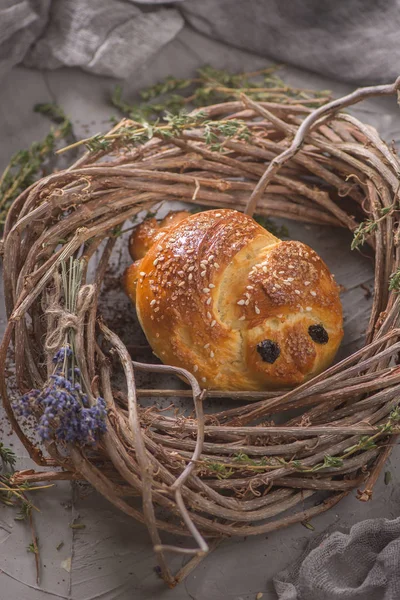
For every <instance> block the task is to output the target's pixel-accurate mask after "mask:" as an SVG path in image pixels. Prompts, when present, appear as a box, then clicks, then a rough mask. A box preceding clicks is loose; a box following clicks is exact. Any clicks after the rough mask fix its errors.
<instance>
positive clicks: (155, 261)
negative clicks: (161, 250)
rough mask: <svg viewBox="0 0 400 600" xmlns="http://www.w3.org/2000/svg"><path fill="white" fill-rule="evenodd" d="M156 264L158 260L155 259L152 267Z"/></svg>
mask: <svg viewBox="0 0 400 600" xmlns="http://www.w3.org/2000/svg"><path fill="white" fill-rule="evenodd" d="M157 263H158V258H156V259H155V260H153V265H154V266H156V265H157Z"/></svg>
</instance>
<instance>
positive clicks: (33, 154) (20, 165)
mask: <svg viewBox="0 0 400 600" xmlns="http://www.w3.org/2000/svg"><path fill="white" fill-rule="evenodd" d="M34 111H35V112H38V113H41V114H43V115H45V116H46V117H48V118H49V119H50V120H51V121H52V122H53V123H55V124H56V125H57V127H52V128H51V130H50V132H49V133H48V134H47V135H46V137H45V138H44V139H43V140H42V141H40V142H34V143H33V144H32V145H31V146H30V148H28V149H27V150H20V151H19V152H16V153H15V154H14V156H12V158H11V160H10V162H9V164H8V165H7V167H6V168H5V170H4V172H3V174H2V176H1V177H0V228H1V226H2V225H4V223H5V219H6V216H7V212H8V210H9V208H10V206H11V204H12V203H13V201H14V200H15V198H17V196H18V195H19V194H20V193H21V192H22V191H23V190H25V189H26V188H27V187H29V186H30V185H31V184H32V183H33V182H34V181H35V179H36V178H37V177H38V176H39V175H40V174H42V172H43V166H44V164H45V162H46V160H47V159H48V158H49V157H51V156H52V155H53V153H54V150H55V149H56V147H57V144H58V143H59V142H60V141H62V140H64V141H67V142H70V141H71V140H72V139H73V137H74V136H73V130H72V123H71V121H70V119H69V118H68V117H67V116H66V115H65V114H64V112H63V110H62V109H61V108H60V107H59V106H57V105H56V104H37V105H36V106H35V107H34Z"/></svg>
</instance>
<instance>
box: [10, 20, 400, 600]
mask: <svg viewBox="0 0 400 600" xmlns="http://www.w3.org/2000/svg"><path fill="white" fill-rule="evenodd" d="M204 63H209V64H212V65H213V66H215V67H218V68H226V69H231V70H236V71H241V70H255V69H259V68H262V67H264V66H267V65H268V61H266V60H265V59H261V58H260V57H256V56H254V55H251V54H246V53H244V52H242V51H239V50H235V49H231V48H228V47H226V46H223V45H221V44H218V43H215V42H212V41H210V40H208V39H206V38H203V37H201V36H199V35H197V34H194V33H193V32H191V31H190V30H188V29H184V30H183V31H182V32H181V34H180V35H179V37H178V38H177V39H176V40H175V41H174V42H172V43H170V44H169V45H168V47H167V48H165V49H164V50H163V51H162V52H160V54H159V55H158V56H156V57H155V58H154V59H153V60H152V61H151V63H149V64H146V65H143V68H142V69H141V71H140V72H138V73H137V74H136V75H135V77H132V80H131V81H128V82H125V84H124V88H125V94H126V96H127V97H128V98H129V97H133V96H134V94H135V92H136V91H137V90H139V89H140V88H142V87H144V86H147V85H149V84H151V83H154V82H156V81H158V80H159V79H161V78H162V77H164V76H165V75H167V74H173V75H174V76H178V77H187V76H190V75H192V74H193V72H194V70H195V69H196V68H197V67H199V66H201V65H203V64H204ZM284 77H285V79H286V80H287V81H288V82H289V83H292V84H294V85H298V86H304V87H308V88H310V87H315V88H319V89H331V90H333V92H334V93H335V95H341V94H343V93H347V92H348V91H350V88H349V87H348V86H345V85H342V84H337V83H335V82H332V81H328V80H326V79H323V78H321V77H318V76H315V75H313V74H310V73H306V72H299V71H297V70H295V69H291V68H287V69H286V70H285V74H284ZM114 85H115V81H113V80H112V79H108V78H101V77H94V76H91V75H88V74H85V73H83V72H81V71H78V70H60V71H54V72H38V71H30V70H27V69H23V68H17V69H15V70H14V71H13V72H11V73H10V74H9V75H8V76H7V77H6V78H5V79H4V80H3V81H2V85H1V88H0V131H1V137H0V168H3V167H4V166H5V165H6V164H7V162H8V160H9V158H10V156H11V154H12V153H13V152H15V151H17V150H19V149H21V148H24V147H27V146H28V145H29V144H31V143H32V142H33V141H34V140H38V139H41V138H42V137H43V136H44V135H45V134H46V133H47V131H48V127H49V124H48V121H47V120H45V119H44V118H43V117H41V116H40V115H37V114H35V113H33V112H32V107H33V105H34V104H35V103H37V102H48V101H54V102H57V103H58V104H60V105H61V106H62V107H63V108H64V110H65V112H66V113H67V114H68V115H70V116H71V117H72V120H73V122H74V127H75V131H76V133H77V135H78V136H87V134H88V131H89V132H90V133H97V132H99V131H102V130H105V129H107V127H108V125H109V117H110V115H111V114H113V113H114V112H115V111H113V109H112V108H111V107H110V106H109V103H108V98H109V95H110V92H111V91H112V89H113V86H114ZM352 112H353V114H355V115H356V116H358V117H359V118H361V119H362V120H364V121H366V122H368V123H371V124H373V125H374V126H375V127H377V128H378V130H379V132H380V133H381V135H382V136H383V137H384V138H385V139H386V140H388V141H391V140H392V139H394V140H395V141H396V142H397V141H398V140H399V139H400V121H399V110H398V107H397V105H396V102H395V100H394V99H393V98H392V99H384V100H382V99H380V100H372V101H368V102H366V103H364V104H363V105H361V106H358V107H356V108H355V109H354V110H353V111H352ZM288 227H289V231H290V235H291V237H292V238H297V239H300V240H302V241H305V242H307V243H309V244H310V245H311V246H313V247H314V248H315V249H316V250H317V251H318V252H320V254H321V255H322V256H323V258H324V259H325V260H326V262H327V263H328V264H329V266H330V268H331V269H332V270H333V272H334V273H335V274H336V278H337V280H338V282H339V283H341V284H342V285H343V286H344V287H345V288H346V290H345V292H344V293H343V297H342V299H343V304H344V309H345V340H344V343H343V346H342V349H341V355H342V356H343V355H346V354H348V353H349V352H351V351H353V350H354V348H356V347H359V346H360V345H361V344H362V339H363V338H362V335H363V331H364V329H365V325H366V323H367V319H368V312H369V309H370V300H368V299H367V298H366V294H365V289H363V288H362V287H361V285H363V286H367V287H369V288H371V287H372V282H373V269H372V264H371V263H370V261H369V260H368V259H366V258H363V257H362V256H361V255H360V254H355V253H351V252H350V250H349V242H350V235H349V234H347V233H346V232H343V231H338V230H333V229H331V230H329V229H326V228H317V227H302V226H298V225H296V224H293V223H288ZM0 283H1V282H0ZM0 293H1V288H0ZM4 323H5V317H4V309H3V307H1V313H0V329H1V330H3V329H4ZM9 429H10V428H9V425H8V424H7V422H6V420H5V418H4V416H3V417H1V416H0V440H3V441H5V442H6V444H10V443H13V444H14V449H15V450H16V452H17V454H18V456H19V459H18V467H19V468H27V467H30V466H31V462H30V460H29V459H28V457H26V455H25V453H24V449H23V448H21V445H20V444H19V443H18V440H14V439H13V438H12V436H11V435H10V431H9ZM398 458H399V452H398V450H397V449H396V450H395V451H394V452H393V454H392V457H391V459H390V461H389V464H388V467H387V468H388V469H389V470H390V471H391V473H392V482H391V483H390V485H388V486H385V485H384V483H383V481H382V480H380V481H379V484H378V485H377V487H376V490H375V492H374V499H373V501H372V502H370V503H367V504H363V503H360V502H359V501H357V500H356V499H355V494H351V495H349V496H348V497H347V498H346V499H345V500H343V501H342V502H341V503H340V504H339V505H338V506H337V507H335V508H334V509H333V510H332V511H330V512H328V513H326V514H324V515H322V516H320V517H318V518H316V519H315V520H313V526H314V527H315V531H314V532H313V531H309V530H307V529H305V528H304V527H302V526H301V525H295V526H293V527H291V528H290V529H286V530H283V531H279V532H275V533H272V534H270V535H268V536H266V537H265V536H262V537H258V538H254V539H252V538H247V539H235V540H230V541H226V542H224V543H223V544H221V546H220V547H219V548H218V549H217V550H216V551H215V552H214V553H213V554H212V555H211V556H209V557H208V558H206V559H205V560H204V562H203V563H202V564H201V565H200V567H199V568H198V569H197V570H196V571H194V572H193V573H192V574H191V575H190V576H189V577H188V578H187V580H186V581H185V583H184V584H182V585H181V586H180V587H178V588H177V589H175V590H168V589H165V588H164V586H163V584H162V583H161V582H160V580H159V579H158V577H157V575H156V574H155V572H154V565H155V562H154V557H153V553H152V548H151V544H150V542H149V539H148V536H147V532H146V530H145V529H144V527H143V526H142V525H139V524H136V523H135V522H133V521H131V520H129V519H128V518H127V517H125V516H124V515H123V514H122V513H119V512H118V511H116V510H114V508H113V507H112V506H110V505H109V504H108V502H106V501H105V500H103V499H102V498H100V497H99V496H98V495H97V494H96V493H95V492H92V491H91V490H88V489H87V487H86V486H79V485H71V484H70V483H58V484H57V485H55V486H54V487H53V488H52V489H51V490H47V491H46V492H42V493H40V492H38V493H37V495H36V496H35V504H36V506H37V507H38V508H39V509H40V511H41V512H40V513H39V514H37V515H35V519H36V523H37V529H38V536H39V544H40V553H41V554H40V555H41V563H42V565H41V582H40V585H39V586H38V585H37V584H36V581H35V568H34V560H33V555H32V554H31V553H29V552H27V546H28V544H29V543H30V533H29V529H28V527H27V525H26V524H25V523H21V522H17V521H14V516H15V513H14V512H13V511H12V510H10V509H8V508H6V507H4V506H3V505H0V600H14V599H15V600H56V599H57V598H65V599H68V600H95V599H96V600H147V599H148V600H150V599H154V598H160V599H163V600H164V599H165V600H189V599H192V600H228V599H229V600H254V598H255V596H256V594H257V593H258V592H262V593H263V600H272V599H274V598H275V597H276V596H275V593H274V592H273V587H272V584H271V579H272V577H273V575H274V574H275V573H276V572H278V571H279V570H281V569H282V568H284V567H285V566H286V565H288V564H289V563H290V562H291V561H293V560H295V559H297V558H298V557H299V555H300V554H301V552H302V551H303V549H304V548H305V547H306V545H307V542H308V541H309V540H311V539H312V538H313V536H315V535H317V534H319V533H321V532H323V531H329V530H330V529H333V530H334V529H337V528H339V527H340V528H347V527H349V526H351V525H352V524H354V523H356V522H357V521H360V520H362V519H366V518H372V517H376V516H380V517H381V516H384V517H387V518H393V517H397V516H399V505H400V502H399V501H400V488H399V487H398V482H399V470H398V467H397V464H398ZM76 518H79V522H81V523H83V524H84V525H85V528H84V529H78V530H76V529H71V528H70V527H69V525H70V523H71V522H72V521H73V520H74V519H76ZM61 542H63V544H62V546H61V547H59V544H60V543H61ZM57 547H59V550H57ZM172 563H173V564H174V565H175V566H176V567H179V566H180V564H181V558H179V557H172Z"/></svg>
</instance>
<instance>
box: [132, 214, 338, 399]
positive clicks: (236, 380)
mask: <svg viewBox="0 0 400 600" xmlns="http://www.w3.org/2000/svg"><path fill="white" fill-rule="evenodd" d="M130 253H131V256H132V258H133V260H135V261H136V262H135V263H134V264H133V265H131V266H130V267H128V269H127V270H126V272H125V275H124V286H125V290H126V292H127V294H128V296H129V297H130V298H131V300H132V301H133V302H134V303H135V304H136V310H137V315H138V318H139V321H140V324H141V326H142V328H143V331H144V333H145V335H146V337H147V339H148V341H149V343H150V345H151V347H152V348H153V351H154V353H155V354H156V355H157V356H158V357H159V358H160V360H162V361H163V362H164V363H166V364H170V365H174V366H178V367H183V368H185V369H187V370H188V371H190V372H191V373H193V374H194V375H195V377H196V378H197V379H198V381H199V383H200V385H201V386H202V387H205V388H210V389H216V390H268V389H276V388H285V387H292V386H294V385H296V384H300V383H302V382H304V381H306V380H307V379H310V378H311V377H313V376H314V375H316V374H317V373H320V372H321V371H322V370H323V369H325V368H326V367H328V365H329V364H330V363H331V362H332V360H333V358H334V356H335V353H336V351H337V349H338V347H339V344H340V342H341V339H342V336H343V329H342V307H341V303H340V298H339V289H338V286H337V284H336V283H335V280H334V279H333V277H332V275H331V274H330V272H329V270H328V268H327V266H326V265H325V263H324V262H323V261H322V260H321V258H320V257H319V256H318V255H317V254H316V252H314V250H312V249H311V248H309V247H308V246H306V245H305V244H303V243H301V242H295V241H281V240H279V239H278V238H276V237H275V236H274V235H272V234H271V233H269V232H268V231H266V230H265V229H264V228H263V227H261V225H259V224H258V223H256V221H254V220H253V219H252V218H251V217H249V216H246V215H244V214H242V213H240V212H237V211H235V210H228V209H221V210H210V211H206V212H200V213H197V214H193V215H189V214H188V213H187V212H179V213H173V214H171V215H169V216H167V217H166V218H165V219H164V221H162V222H161V223H158V222H157V221H156V220H155V219H149V220H147V221H144V222H143V223H142V224H141V225H139V226H138V227H137V228H136V229H135V230H134V232H133V234H132V236H131V238H130Z"/></svg>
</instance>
